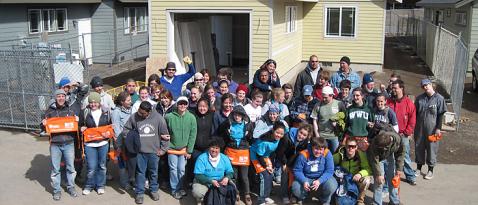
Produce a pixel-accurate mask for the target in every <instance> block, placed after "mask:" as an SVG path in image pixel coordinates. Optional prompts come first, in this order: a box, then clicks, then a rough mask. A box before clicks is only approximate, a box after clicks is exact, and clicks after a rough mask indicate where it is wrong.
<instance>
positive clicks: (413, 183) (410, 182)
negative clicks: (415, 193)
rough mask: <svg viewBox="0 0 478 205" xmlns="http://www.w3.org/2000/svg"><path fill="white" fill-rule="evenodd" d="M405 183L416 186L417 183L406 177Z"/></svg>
mask: <svg viewBox="0 0 478 205" xmlns="http://www.w3.org/2000/svg"><path fill="white" fill-rule="evenodd" d="M407 183H408V184H410V185H412V186H416V185H417V181H412V180H409V179H407Z"/></svg>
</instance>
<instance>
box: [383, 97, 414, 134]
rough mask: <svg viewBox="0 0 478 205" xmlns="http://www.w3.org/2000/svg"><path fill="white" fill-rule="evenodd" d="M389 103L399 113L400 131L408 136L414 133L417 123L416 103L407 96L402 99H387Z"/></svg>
mask: <svg viewBox="0 0 478 205" xmlns="http://www.w3.org/2000/svg"><path fill="white" fill-rule="evenodd" d="M387 105H388V107H390V108H391V109H392V110H393V111H395V113H396V114H397V120H398V130H399V131H398V133H400V134H404V135H406V136H411V135H413V130H414V129H415V123H416V113H415V104H413V102H412V100H410V98H408V97H407V96H403V98H402V99H400V100H395V99H393V98H390V99H387Z"/></svg>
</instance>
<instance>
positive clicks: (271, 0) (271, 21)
mask: <svg viewBox="0 0 478 205" xmlns="http://www.w3.org/2000/svg"><path fill="white" fill-rule="evenodd" d="M273 28H274V0H269V54H268V56H269V58H272V30H273Z"/></svg>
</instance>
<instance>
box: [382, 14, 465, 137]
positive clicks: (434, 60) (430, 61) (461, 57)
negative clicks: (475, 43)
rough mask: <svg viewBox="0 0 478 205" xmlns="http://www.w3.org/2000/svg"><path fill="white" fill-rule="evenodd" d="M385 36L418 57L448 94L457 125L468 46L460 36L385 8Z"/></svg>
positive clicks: (419, 19)
mask: <svg viewBox="0 0 478 205" xmlns="http://www.w3.org/2000/svg"><path fill="white" fill-rule="evenodd" d="M386 35H387V37H392V38H394V39H395V40H396V42H399V43H400V46H402V47H404V48H406V49H409V50H411V54H412V55H416V56H418V57H419V58H421V59H422V60H423V61H424V62H425V63H426V64H427V65H428V67H429V68H430V70H431V71H432V73H433V75H434V76H433V78H434V79H435V80H436V81H437V82H438V83H440V84H441V85H442V87H443V88H444V90H445V91H446V92H447V94H449V95H450V100H451V103H452V105H451V106H452V109H453V112H454V113H455V119H456V123H457V128H459V122H460V120H458V119H460V117H461V105H462V100H463V89H464V82H465V77H466V71H467V69H468V62H469V57H468V55H469V52H468V46H467V45H466V43H464V41H463V39H462V37H461V36H460V35H459V34H458V35H457V34H454V33H452V32H450V31H449V30H447V29H445V28H443V27H442V26H436V25H434V24H432V23H431V22H429V21H426V20H424V19H423V18H415V17H413V16H410V15H403V14H398V13H395V12H394V11H387V20H386Z"/></svg>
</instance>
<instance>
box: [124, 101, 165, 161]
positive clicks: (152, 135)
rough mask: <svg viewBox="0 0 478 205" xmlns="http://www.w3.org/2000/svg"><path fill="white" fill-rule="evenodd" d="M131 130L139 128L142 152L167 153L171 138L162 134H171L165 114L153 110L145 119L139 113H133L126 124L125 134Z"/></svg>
mask: <svg viewBox="0 0 478 205" xmlns="http://www.w3.org/2000/svg"><path fill="white" fill-rule="evenodd" d="M130 130H137V131H138V133H139V136H140V142H141V149H140V152H141V153H158V151H160V150H161V153H165V152H166V151H167V150H168V148H169V140H168V141H165V140H162V139H161V135H169V131H168V127H167V124H166V121H165V120H164V118H163V116H161V115H160V114H158V113H157V112H156V111H154V110H153V111H151V113H150V114H149V116H148V117H147V118H145V119H143V118H142V117H140V116H139V115H138V113H135V114H133V115H131V117H130V118H129V119H128V121H127V122H126V124H125V125H124V130H123V136H127V134H128V132H129V131H130Z"/></svg>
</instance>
